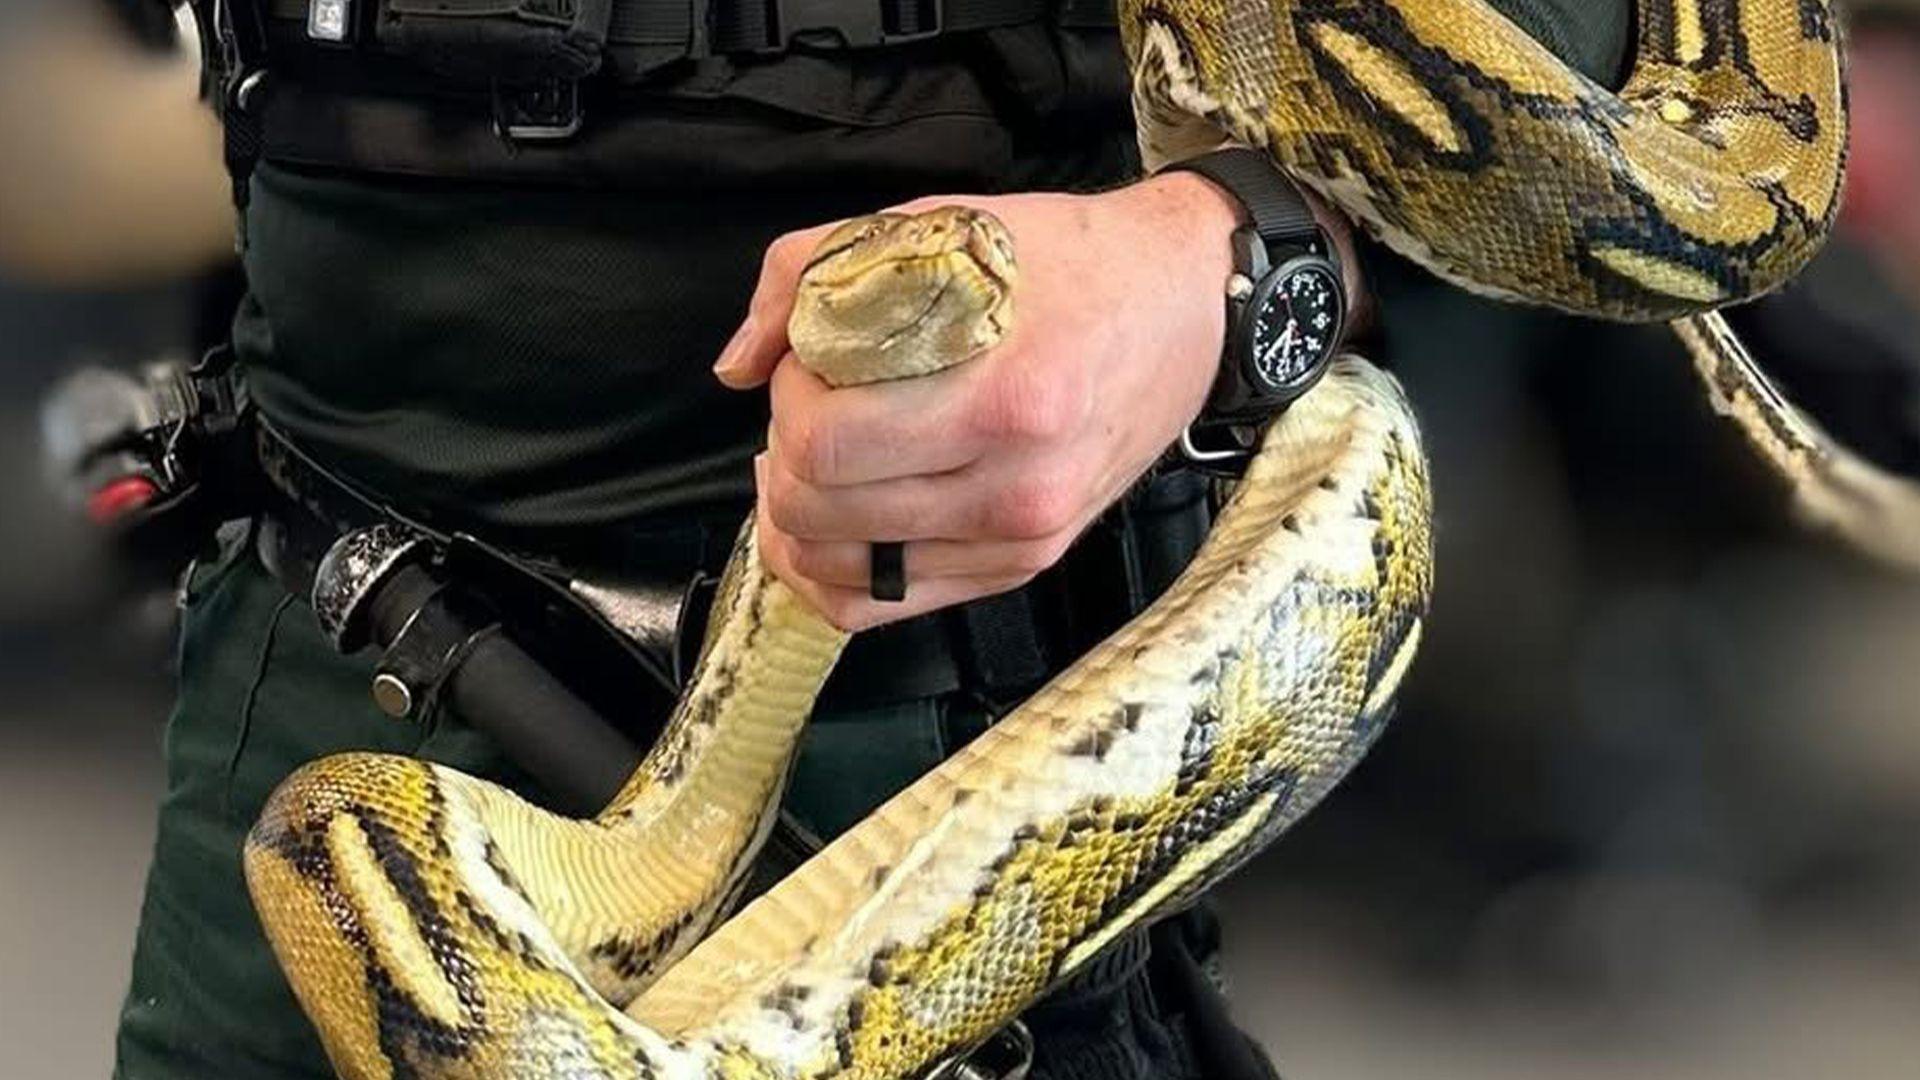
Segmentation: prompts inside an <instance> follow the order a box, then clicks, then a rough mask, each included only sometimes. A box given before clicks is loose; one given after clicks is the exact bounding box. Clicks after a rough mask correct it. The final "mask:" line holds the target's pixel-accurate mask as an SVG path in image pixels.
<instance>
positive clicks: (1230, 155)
mask: <svg viewBox="0 0 1920 1080" xmlns="http://www.w3.org/2000/svg"><path fill="white" fill-rule="evenodd" d="M1167 168H1168V169H1169V170H1174V169H1179V170H1184V171H1187V172H1194V173H1199V174H1200V175H1201V176H1204V177H1206V178H1207V179H1209V180H1211V181H1213V182H1214V183H1216V184H1218V185H1220V186H1221V187H1223V188H1225V189H1226V190H1227V192H1228V193H1229V194H1231V195H1232V196H1233V197H1234V198H1235V199H1238V200H1239V201H1240V205H1242V206H1244V207H1245V208H1246V210H1247V217H1248V218H1249V219H1250V220H1251V221H1252V222H1253V229H1254V231H1255V232H1257V233H1259V234H1260V239H1261V240H1263V241H1265V242H1266V244H1267V246H1268V247H1269V248H1271V247H1272V246H1273V245H1274V244H1276V243H1286V242H1289V241H1291V242H1293V243H1306V244H1312V245H1314V246H1315V247H1320V246H1322V233H1321V232H1320V225H1319V222H1318V221H1316V220H1315V218H1314V216H1313V208H1312V207H1310V206H1308V205H1307V199H1306V196H1304V195H1302V194H1301V193H1300V189H1299V188H1298V187H1296V186H1295V185H1294V183H1293V181H1292V180H1290V179H1288V177H1287V175H1286V174H1285V173H1283V172H1281V171H1280V170H1279V169H1278V168H1276V167H1274V164H1273V159H1272V158H1269V157H1268V156H1267V155H1266V154H1264V153H1261V152H1260V151H1258V150H1249V149H1246V148H1244V147H1233V148H1230V149H1226V150H1216V151H1214V152H1213V153H1211V154H1202V155H1200V156H1199V157H1196V158H1189V159H1187V160H1186V161H1180V162H1175V163H1174V164H1172V165H1169V166H1167Z"/></svg>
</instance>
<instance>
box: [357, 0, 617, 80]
mask: <svg viewBox="0 0 1920 1080" xmlns="http://www.w3.org/2000/svg"><path fill="white" fill-rule="evenodd" d="M612 18H613V0H380V9H379V25H378V28H377V30H376V34H377V36H378V38H379V40H380V47H381V49H382V51H384V52H387V53H391V54H393V55H396V56H400V57H404V58H405V59H407V60H409V61H411V62H413V63H416V64H418V65H420V66H421V67H423V68H425V69H427V70H429V71H432V72H433V73H435V74H437V75H441V76H443V77H446V78H450V79H457V80H460V81H463V82H473V83H478V84H481V85H487V84H506V85H525V84H532V83H541V82H547V81H552V80H563V81H564V80H576V79H583V78H585V77H587V76H588V75H591V74H593V73H594V72H595V71H597V70H599V68H600V63H601V60H602V58H603V57H604V55H605V53H606V47H607V29H608V26H609V24H610V23H611V21H612Z"/></svg>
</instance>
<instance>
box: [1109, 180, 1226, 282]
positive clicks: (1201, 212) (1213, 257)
mask: <svg viewBox="0 0 1920 1080" xmlns="http://www.w3.org/2000/svg"><path fill="white" fill-rule="evenodd" d="M1130 190H1131V191H1133V192H1134V193H1135V194H1136V195H1137V196H1138V197H1139V198H1141V199H1142V200H1143V201H1147V202H1150V203H1153V204H1157V205H1158V206H1159V207H1160V208H1161V211H1160V215H1161V217H1162V220H1163V222H1164V224H1165V226H1166V228H1167V230H1168V235H1169V236H1170V237H1171V238H1172V240H1173V241H1174V242H1175V243H1176V244H1178V245H1179V250H1180V251H1181V252H1182V254H1183V256H1184V257H1186V258H1189V259H1192V260H1196V262H1197V264H1196V265H1194V269H1195V270H1196V272H1205V273H1206V274H1207V278H1206V280H1207V281H1208V282H1209V284H1210V285H1222V284H1224V283H1225V282H1226V280H1227V278H1228V277H1229V276H1231V275H1232V273H1233V246H1232V241H1233V234H1234V232H1235V230H1237V229H1239V228H1240V227H1241V226H1243V225H1246V224H1247V212H1246V208H1245V207H1243V206H1241V205H1240V200H1238V199H1236V198H1234V197H1233V195H1232V194H1231V193H1229V192H1228V191H1227V190H1226V189H1225V188H1223V187H1221V186H1219V185H1218V184H1215V183H1214V182H1213V181H1211V180H1209V179H1207V178H1206V177H1204V176H1201V175H1199V174H1198V173H1191V172H1164V173H1161V174H1159V175H1158V176H1151V177H1148V178H1147V179H1145V180H1142V181H1140V182H1139V183H1137V184H1135V185H1134V186H1133V187H1132V188H1131V189H1130Z"/></svg>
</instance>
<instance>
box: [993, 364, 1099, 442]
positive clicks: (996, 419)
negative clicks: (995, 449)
mask: <svg viewBox="0 0 1920 1080" xmlns="http://www.w3.org/2000/svg"><path fill="white" fill-rule="evenodd" d="M996 375H997V377H996V378H993V379H991V380H989V381H988V383H987V389H986V392H985V393H984V394H983V396H982V400H981V402H980V405H979V409H978V416H977V422H978V423H979V426H980V428H981V430H982V432H983V433H984V434H986V435H988V436H991V437H995V438H1003V439H1017V440H1023V441H1030V442H1044V441H1048V440H1052V439H1058V438H1060V437H1062V436H1064V435H1067V434H1069V433H1070V432H1072V431H1073V430H1074V428H1075V426H1076V425H1077V424H1078V423H1079V421H1080V419H1081V418H1082V416H1084V414H1085V410H1086V394H1085V393H1084V391H1083V390H1082V388H1081V387H1080V386H1078V380H1077V379H1074V378H1072V377H1071V376H1070V375H1068V374H1066V373H1064V372H1061V371H1058V370H1055V371H1040V370H1037V369H1036V367H1035V366H1034V365H1031V364H1017V363H1015V364H1004V365H1002V366H1001V371H1000V372H998V373H996Z"/></svg>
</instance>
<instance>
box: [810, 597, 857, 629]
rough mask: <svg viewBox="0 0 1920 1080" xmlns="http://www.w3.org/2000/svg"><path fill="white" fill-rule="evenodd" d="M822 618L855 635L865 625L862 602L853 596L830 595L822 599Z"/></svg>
mask: <svg viewBox="0 0 1920 1080" xmlns="http://www.w3.org/2000/svg"><path fill="white" fill-rule="evenodd" d="M820 606H821V609H822V610H821V612H820V614H821V616H822V617H824V618H825V619H826V620H827V621H828V622H830V623H832V624H833V625H834V626H835V627H836V628H837V629H840V630H844V631H846V632H848V633H853V632H856V631H858V630H860V629H861V628H862V626H863V623H864V616H865V612H864V611H863V610H862V607H863V605H862V603H861V601H859V600H857V599H855V598H854V597H852V596H849V595H845V594H840V593H829V594H828V595H826V596H823V597H821V598H820Z"/></svg>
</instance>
